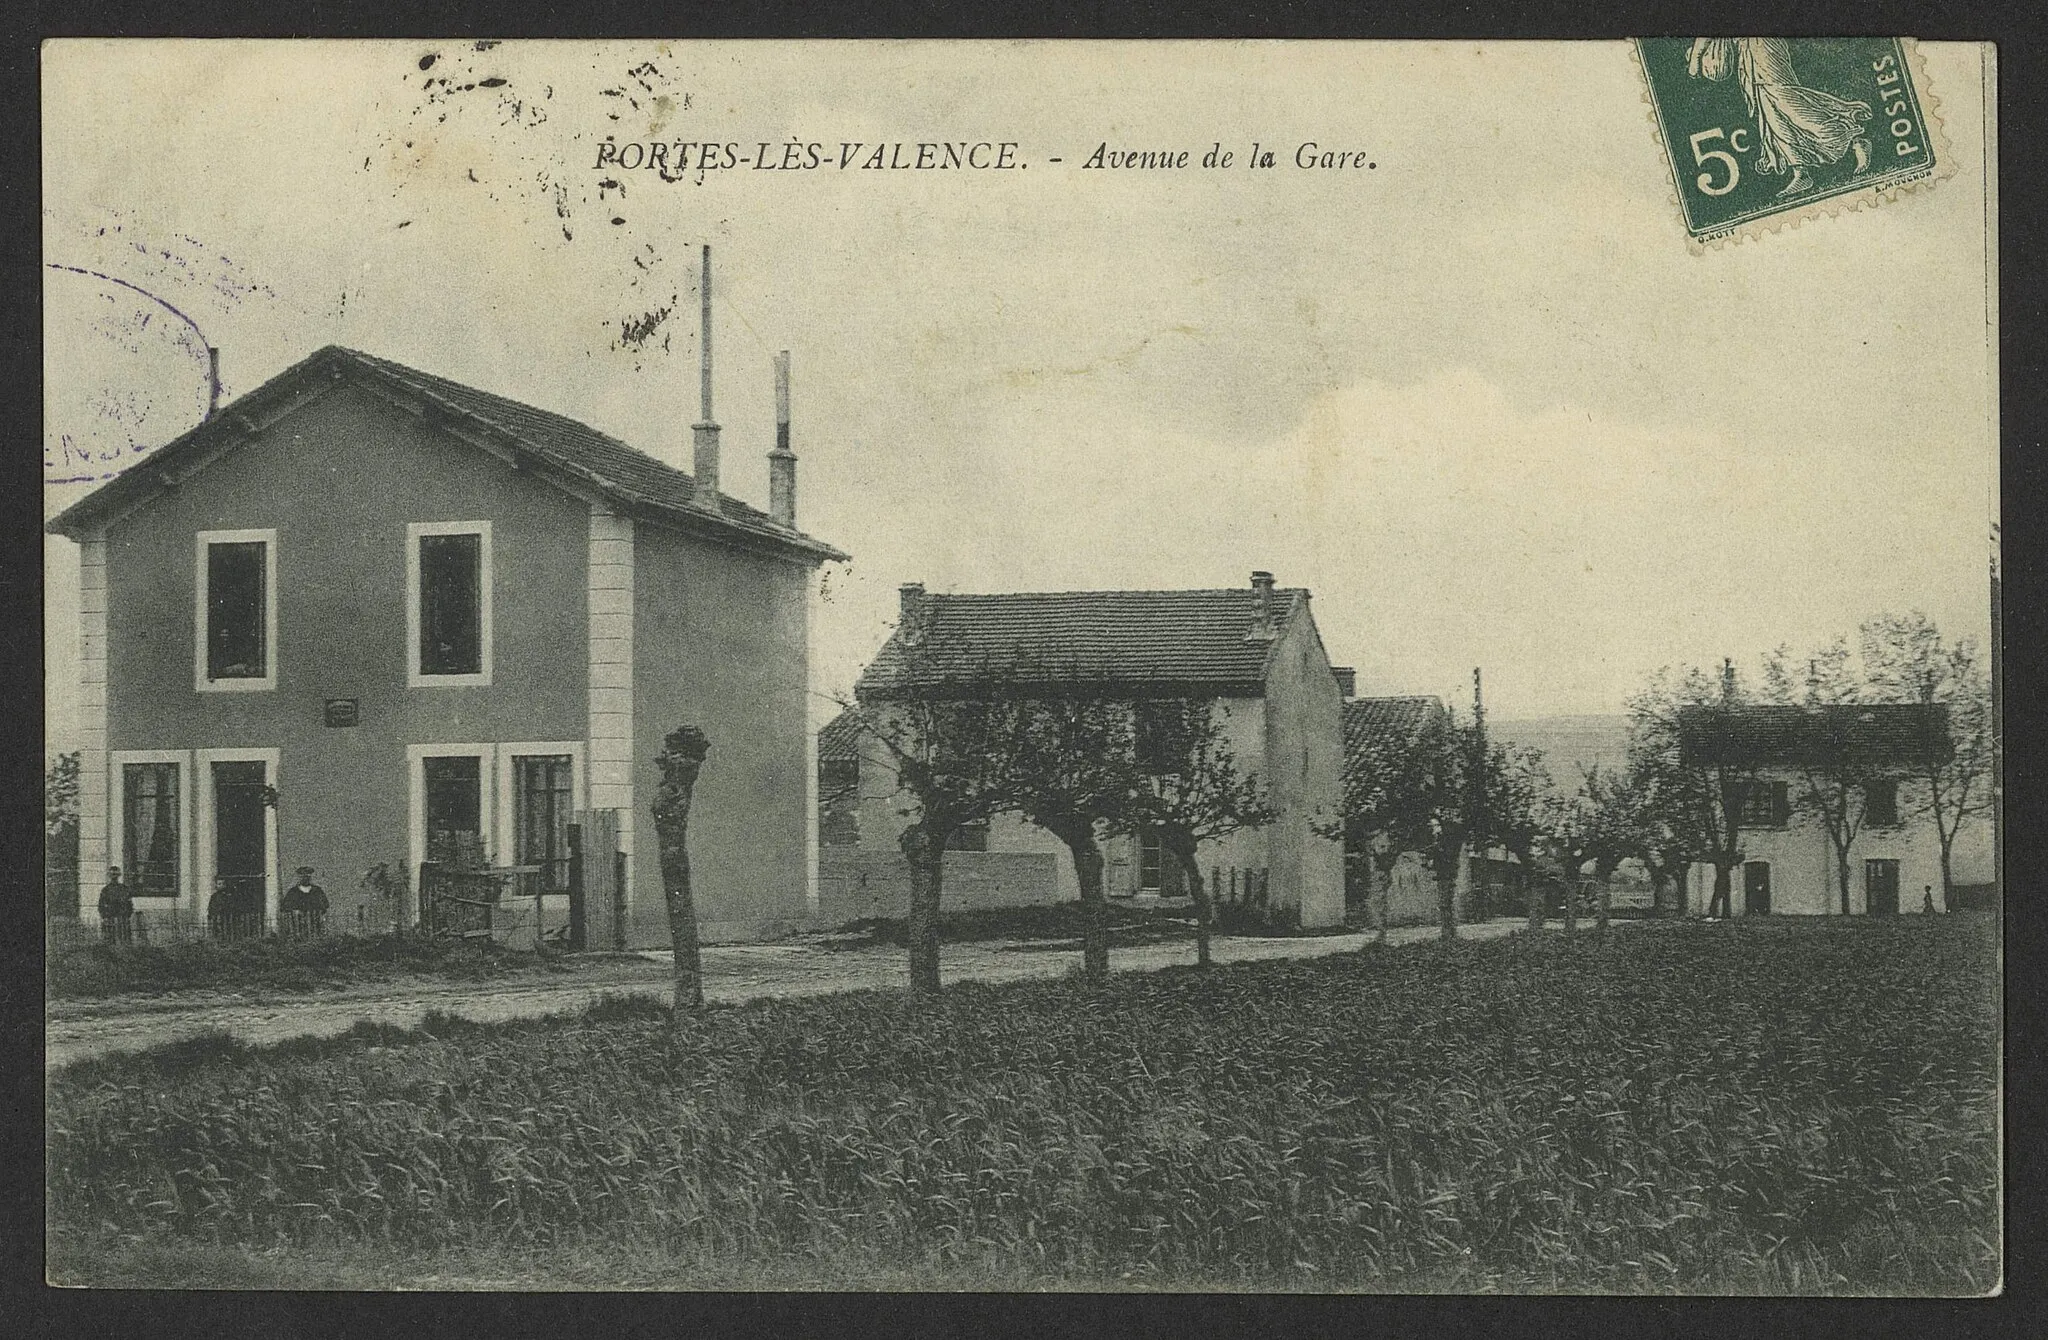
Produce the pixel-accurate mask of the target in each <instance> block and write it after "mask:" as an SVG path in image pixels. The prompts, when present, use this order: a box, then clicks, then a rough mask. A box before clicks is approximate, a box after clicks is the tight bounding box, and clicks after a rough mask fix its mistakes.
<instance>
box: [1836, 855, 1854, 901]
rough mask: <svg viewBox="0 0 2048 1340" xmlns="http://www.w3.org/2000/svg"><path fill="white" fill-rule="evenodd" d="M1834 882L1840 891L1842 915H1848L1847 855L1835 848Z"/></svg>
mask: <svg viewBox="0 0 2048 1340" xmlns="http://www.w3.org/2000/svg"><path fill="white" fill-rule="evenodd" d="M1835 882H1836V883H1837V884H1838V885H1840V886H1841V890H1842V915H1843V916H1845V917H1846V916H1848V915H1849V914H1850V913H1849V853H1848V852H1846V851H1844V850H1842V849H1840V848H1837V849H1836V851H1835Z"/></svg>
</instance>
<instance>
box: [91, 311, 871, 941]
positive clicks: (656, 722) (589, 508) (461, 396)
mask: <svg viewBox="0 0 2048 1340" xmlns="http://www.w3.org/2000/svg"><path fill="white" fill-rule="evenodd" d="M706 410H707V412H706V413H705V415H704V418H705V419H706V420H707V422H705V423H702V424H699V425H697V426H696V428H695V435H696V449H695V458H694V461H695V465H696V467H697V469H696V474H695V476H694V477H693V476H692V475H690V474H685V473H683V472H682V471H680V470H678V469H675V468H673V467H671V466H669V465H666V464H664V463H662V462H661V461H659V460H656V459H655V458H653V457H652V456H648V455H645V454H643V453H642V452H639V451H636V450H634V449H632V448H630V447H628V446H626V445H625V444H623V443H621V442H618V441H616V440H615V439H613V438H610V437H607V436H605V435H604V434H602V433H600V432H597V431H596V430H594V429H592V428H589V427H586V426H584V425H583V424H580V423H576V422H574V421H572V420H569V419H566V418H563V417H561V416H559V415H555V414H550V413H547V412H545V411H542V410H538V409H533V408H530V407H528V406H526V405H522V404H519V403H517V402H515V401H512V400H507V399H505V398H503V397H500V396H496V395H491V394H487V393H485V392H483V391H478V390H473V389H471V388H469V387H466V386H461V385H458V384H456V383H454V382H450V381H446V380H443V379H441V378H439V377H434V376H429V375H427V374H425V373H421V372H416V371H414V370H412V369H410V368H406V367H402V366H400V365H398V364H396V363H391V362H387V361H385V360H383V359H380V358H373V357H371V356H369V355H367V354H362V353H357V352H354V351H352V350H348V349H342V348H333V347H330V348H325V349H322V350H320V351H319V352H318V353H315V354H314V355H312V356H311V357H310V358H308V359H306V360H305V361H304V362H302V363H300V364H298V365H297V366H295V367H293V368H291V369H289V370H287V371H285V372H283V373H281V374H279V375H278V376H277V377H275V378H273V379H271V380H270V381H268V382H266V383H265V384H264V385H262V386H261V387H259V388H257V389H256V390H255V391H253V392H251V393H250V394H248V395H247V396H245V397H243V398H242V399H240V400H239V401H237V402H235V403H233V404H231V405H228V406H225V407H223V408H222V409H221V411H220V412H219V413H217V414H215V415H213V416H212V417H210V418H208V419H207V420H206V421H205V422H203V423H201V424H200V425H199V426H197V427H196V428H194V429H192V430H191V431H190V432H188V433H186V434H185V435H184V436H183V437H181V438H179V439H177V440H175V441H173V442H171V443H170V444H168V445H166V446H164V447H162V448H160V449H158V450H157V451H155V452H153V453H151V454H150V455H149V456H148V457H146V458H145V459H144V460H142V461H141V462H140V463H139V464H137V465H136V466H135V467H133V468H131V469H130V470H128V471H127V472H126V473H124V474H122V475H121V476H120V477H119V478H117V479H115V480H114V481H112V482H111V483H109V484H107V485H106V486H105V487H103V488H101V489H100V490H98V491H97V492H95V493H93V494H92V495H91V496H89V497H87V498H85V499H84V500H83V501H81V502H79V503H78V504H77V505H76V506H74V507H72V508H70V509H69V510H68V511H66V512H65V513H63V514H62V515H61V516H59V517H58V518H57V519H56V520H55V521H54V522H53V523H52V524H51V529H53V530H55V531H57V532H59V533H61V534H64V535H68V536H70V537H71V538H73V539H74V540H76V541H77V542H78V544H79V547H80V554H81V588H82V594H83V605H82V607H83V628H82V633H83V637H82V648H83V651H82V662H81V664H80V665H79V666H78V668H77V672H78V674H79V677H80V681H81V683H82V685H83V699H84V712H85V718H86V724H85V738H84V741H83V743H84V749H83V752H82V767H81V786H80V793H81V804H80V859H81V862H82V863H83V865H84V867H85V869H86V870H87V871H89V872H90V874H89V877H88V878H87V879H86V880H84V881H83V884H84V886H85V887H84V888H83V889H82V890H81V894H80V910H81V915H82V916H83V917H85V918H86V919H88V920H91V919H92V918H93V917H94V916H95V908H94V891H95V890H96V888H97V885H98V883H99V879H100V878H101V874H100V872H101V871H102V870H103V869H104V868H105V867H106V866H107V865H110V864H114V865H120V866H122V867H123V868H124V869H125V871H126V872H127V877H128V881H129V882H130V884H131V885H133V886H135V892H136V895H137V896H136V905H137V907H138V908H139V909H141V910H142V911H143V912H144V913H145V915H146V916H149V915H160V916H164V917H170V918H176V919H183V920H197V919H199V918H202V917H204V916H205V915H206V909H207V907H208V904H209V902H210V901H211V900H212V899H213V897H214V896H215V894H216V891H219V892H220V893H222V894H224V895H225V896H226V897H227V899H228V900H229V901H230V902H232V903H233V904H235V905H236V906H238V907H239V908H242V909H246V910H247V912H248V913H249V914H251V915H260V916H261V917H262V918H263V919H264V922H265V923H266V924H274V923H275V920H276V916H277V907H278V897H279V894H280V892H281V891H282V888H283V887H284V885H285V884H286V883H288V882H289V881H288V880H287V879H283V878H281V874H282V872H283V871H288V870H292V869H294V868H295V867H297V866H300V865H311V866H314V867H316V869H317V871H318V874H319V879H320V880H321V882H322V883H323V884H324V885H325V887H326V888H327V890H328V892H329V894H330V897H332V898H333V899H334V900H335V902H336V904H337V906H336V908H335V911H334V912H333V913H332V914H331V915H330V922H331V923H336V924H340V925H342V926H353V925H354V924H355V922H354V917H353V908H352V907H351V906H350V901H351V900H352V899H353V898H354V897H355V894H356V890H357V886H358V881H359V880H360V879H361V878H362V876H363V874H364V872H365V871H366V870H368V869H369V868H370V867H372V866H374V865H379V864H384V865H388V866H389V867H391V868H392V869H394V870H396V869H404V870H407V871H408V872H416V871H417V869H418V868H419V866H420V864H421V863H422V862H426V861H435V862H444V863H451V864H457V865H468V866H476V865H487V866H498V867H511V866H524V867H530V869H529V870H528V871H527V872H526V873H525V874H524V875H522V876H521V879H522V880H523V883H522V884H521V886H520V888H521V891H522V892H527V891H530V892H533V893H535V895H536V897H537V898H539V899H540V900H542V905H543V911H544V916H546V917H552V918H556V919H560V918H562V917H564V916H566V909H565V905H564V901H563V899H562V896H561V891H562V889H563V888H564V887H565V884H566V876H567V869H568V852H567V848H566V843H565V837H566V829H567V825H568V824H569V823H570V822H572V821H574V820H575V819H576V818H577V816H579V815H588V814H591V813H593V812H595V813H597V814H599V815H600V816H602V815H604V814H605V813H606V812H609V816H610V819H611V820H612V821H615V824H616V831H617V848H618V850H621V851H623V852H625V853H627V854H628V861H627V865H626V871H625V894H624V898H625V909H626V916H625V930H626V936H627V938H628V940H629V941H630V942H631V943H635V944H662V943H666V942H667V931H666V927H665V921H664V911H663V907H662V898H661V895H660V892H659V890H660V887H661V882H660V871H659V861H658V853H657V851H656V844H655V842H654V840H653V834H652V831H651V827H650V825H651V818H650V816H649V814H648V803H649V800H650V798H651V797H652V795H653V793H654V788H655V785H656V781H657V776H656V769H655V764H654V758H655V755H656V754H657V752H658V751H659V749H660V746H661V741H662V737H663V735H664V733H665V732H666V731H668V730H670V729H672V728H674V727H675V726H677V725H681V724H684V723H690V724H694V725H696V726H699V727H700V728H702V729H703V730H704V731H706V732H707V733H708V734H709V736H710V739H711V745H712V752H711V757H710V761H709V762H708V764H707V765H706V767H705V770H704V774H703V780H702V782H701V784H700V785H699V786H698V788H697V795H696V806H695V809H694V812H693V815H692V825H691V833H690V839H691V852H690V855H691V859H692V862H693V864H694V868H695V873H696V893H697V906H698V910H699V913H700V916H701V917H702V918H703V920H704V923H705V933H706V935H707V936H709V937H712V938H721V937H723V938H732V937H743V936H747V935H752V934H756V933H759V932H761V931H762V930H764V929H767V928H769V927H772V926H774V925H776V924H779V923H786V922H790V921H794V920H797V919H800V918H803V917H805V916H806V915H807V914H808V913H809V910H810V908H811V906H812V904H813V902H814V898H815V893H814V889H813V866H812V856H811V853H812V851H813V847H812V838H813V825H814V823H815V818H816V811H815V807H814V806H813V804H812V803H811V795H810V782H811V769H812V763H811V758H810V741H809V740H808V738H807V735H808V730H807V721H808V714H807V695H808V689H809V667H808V633H807V607H808V595H809V589H810V584H811V581H812V574H813V569H814V568H815V567H816V566H817V565H818V564H819V563H820V562H822V561H824V560H827V559H836V558H843V557H844V555H843V554H841V553H840V552H839V551H838V550H837V549H834V548H833V547H831V546H830V545H827V544H824V543H821V542H820V541H818V540H814V539H812V538H810V537H809V536H806V535H804V534H803V533H802V532H801V531H799V530H798V529H797V528H796V525H795V503H794V483H795V476H794V471H795V458H794V456H793V455H791V454H790V453H789V452H788V451H787V449H786V443H781V444H778V447H777V450H776V451H775V452H772V453H770V470H771V477H772V483H773V487H772V488H771V494H772V496H773V499H774V501H773V504H772V507H771V513H772V514H771V513H763V512H760V511H757V510H755V509H754V508H752V507H748V506H746V505H744V504H742V503H740V502H738V501H736V500H735V499H733V498H731V497H729V496H726V495H724V494H722V493H720V492H719V491H718V489H717V477H718V476H717V464H718V436H717V434H718V429H717V426H716V425H715V424H713V423H710V422H708V420H709V417H710V416H709V413H708V405H707V406H706ZM417 910H418V909H417V908H416V907H407V908H405V909H404V910H403V915H404V916H405V917H406V918H408V919H410V918H412V917H413V916H416V915H417ZM593 915H594V916H596V915H604V913H602V912H601V911H600V912H594V913H593ZM604 929H605V931H607V932H608V930H609V928H608V927H607V928H604ZM595 934H597V932H594V935H595ZM603 938H605V939H608V938H609V935H608V934H605V935H604V936H603Z"/></svg>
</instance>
